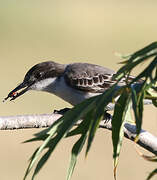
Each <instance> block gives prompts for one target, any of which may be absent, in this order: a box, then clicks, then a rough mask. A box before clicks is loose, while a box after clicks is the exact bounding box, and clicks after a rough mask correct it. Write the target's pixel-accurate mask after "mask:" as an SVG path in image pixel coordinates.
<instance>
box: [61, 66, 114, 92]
mask: <svg viewBox="0 0 157 180" xmlns="http://www.w3.org/2000/svg"><path fill="white" fill-rule="evenodd" d="M113 74H115V72H114V71H113V70H111V69H108V68H105V67H102V66H98V65H94V64H88V63H73V64H70V65H68V66H67V67H66V69H65V73H64V78H65V81H66V83H67V84H69V85H70V86H72V87H73V88H75V89H78V90H82V91H87V92H89V91H90V92H97V93H102V92H104V91H105V90H106V89H108V88H110V87H111V86H112V85H113V84H114V83H115V81H112V76H113Z"/></svg>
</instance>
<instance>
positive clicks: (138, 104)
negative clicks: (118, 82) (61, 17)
mask: <svg viewBox="0 0 157 180" xmlns="http://www.w3.org/2000/svg"><path fill="white" fill-rule="evenodd" d="M146 85H147V84H146V82H144V83H143V85H142V86H141V87H138V86H132V87H131V90H132V106H133V112H134V115H135V122H136V133H137V137H138V135H139V134H140V131H141V126H142V118H143V100H144V93H145V87H146ZM137 137H136V138H137ZM136 138H135V140H137V139H136Z"/></svg>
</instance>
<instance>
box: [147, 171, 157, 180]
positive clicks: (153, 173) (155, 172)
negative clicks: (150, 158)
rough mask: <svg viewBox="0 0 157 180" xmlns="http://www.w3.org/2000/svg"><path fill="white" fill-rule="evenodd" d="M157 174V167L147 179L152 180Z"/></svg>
mask: <svg viewBox="0 0 157 180" xmlns="http://www.w3.org/2000/svg"><path fill="white" fill-rule="evenodd" d="M156 174H157V169H154V170H153V171H152V172H151V173H150V174H149V176H148V177H147V180H150V179H151V178H152V177H153V176H154V175H156Z"/></svg>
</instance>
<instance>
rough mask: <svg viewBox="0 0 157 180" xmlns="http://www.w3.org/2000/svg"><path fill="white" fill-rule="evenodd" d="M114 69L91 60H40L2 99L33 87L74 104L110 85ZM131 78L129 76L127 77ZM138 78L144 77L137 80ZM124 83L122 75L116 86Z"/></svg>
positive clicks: (99, 92)
mask: <svg viewBox="0 0 157 180" xmlns="http://www.w3.org/2000/svg"><path fill="white" fill-rule="evenodd" d="M115 73H116V72H115V71H114V70H111V69H109V68H106V67H103V66H100V65H96V64H90V63H70V64H60V63H57V62H54V61H46V62H41V63H38V64H36V65H34V66H33V67H32V68H31V69H30V70H29V71H28V72H27V73H26V75H25V77H24V80H23V82H22V83H20V84H19V85H18V86H17V87H16V88H15V89H13V90H12V91H11V92H10V93H9V94H8V96H7V97H6V98H4V101H6V100H7V99H8V98H10V100H11V101H12V100H15V99H16V98H17V97H19V96H21V95H23V94H24V93H26V92H27V91H30V90H36V91H45V92H49V93H52V94H54V95H56V96H58V97H60V98H61V99H63V100H65V101H67V102H68V103H70V104H71V105H73V106H75V105H77V104H79V103H81V102H82V101H84V100H85V99H88V98H90V97H93V96H96V95H100V94H102V93H103V92H105V91H106V90H107V89H109V88H110V87H111V86H112V85H113V84H115V83H116V80H113V75H114V74H115ZM133 78H134V77H133V76H129V80H132V79H133ZM141 82H143V81H142V80H141V81H139V83H141ZM125 84H126V79H125V78H123V79H122V80H121V81H120V82H119V83H118V84H117V86H118V87H121V86H124V85H125Z"/></svg>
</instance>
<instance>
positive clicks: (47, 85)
mask: <svg viewBox="0 0 157 180" xmlns="http://www.w3.org/2000/svg"><path fill="white" fill-rule="evenodd" d="M56 79H57V77H53V78H47V79H43V80H41V81H39V82H36V83H35V84H33V85H32V86H31V90H36V91H48V92H51V93H53V87H54V84H55V81H56Z"/></svg>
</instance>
